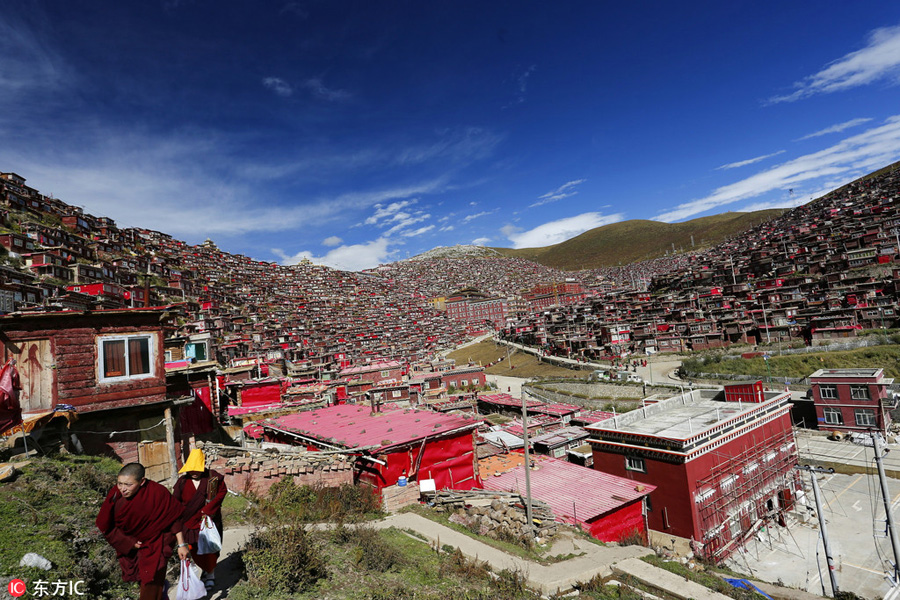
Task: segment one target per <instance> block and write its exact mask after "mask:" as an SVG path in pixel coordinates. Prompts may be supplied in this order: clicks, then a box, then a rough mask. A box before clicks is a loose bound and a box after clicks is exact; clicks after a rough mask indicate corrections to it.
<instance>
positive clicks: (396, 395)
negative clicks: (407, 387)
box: [391, 390, 403, 398]
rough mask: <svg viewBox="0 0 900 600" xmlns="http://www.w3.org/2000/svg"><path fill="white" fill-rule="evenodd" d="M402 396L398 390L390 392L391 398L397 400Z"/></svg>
mask: <svg viewBox="0 0 900 600" xmlns="http://www.w3.org/2000/svg"><path fill="white" fill-rule="evenodd" d="M402 395H403V392H401V391H400V390H393V391H391V398H399V397H400V396H402Z"/></svg>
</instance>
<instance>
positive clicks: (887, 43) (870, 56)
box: [769, 25, 900, 103]
mask: <svg viewBox="0 0 900 600" xmlns="http://www.w3.org/2000/svg"><path fill="white" fill-rule="evenodd" d="M898 74H900V25H896V26H894V27H883V28H880V29H875V30H874V31H872V32H871V33H869V36H868V44H867V45H866V46H865V47H864V48H862V49H860V50H856V51H855V52H850V53H849V54H846V55H844V56H842V57H841V58H839V59H837V60H835V61H833V62H831V63H829V64H828V65H827V66H825V67H824V68H823V69H822V70H820V71H819V72H818V73H815V74H813V75H810V76H809V77H806V78H805V79H803V80H802V81H798V82H796V83H795V84H794V87H795V88H796V90H795V91H794V92H792V93H790V94H786V95H784V96H776V97H774V98H770V99H769V102H770V103H777V102H793V101H795V100H800V99H802V98H808V97H809V96H814V95H816V94H830V93H832V92H838V91H843V90H848V89H851V88H854V87H858V86H861V85H867V84H870V83H874V82H876V81H879V80H882V79H886V80H889V81H890V82H891V83H892V84H896V83H898Z"/></svg>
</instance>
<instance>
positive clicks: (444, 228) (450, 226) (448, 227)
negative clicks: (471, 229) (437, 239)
mask: <svg viewBox="0 0 900 600" xmlns="http://www.w3.org/2000/svg"><path fill="white" fill-rule="evenodd" d="M454 229H455V228H454V227H453V225H447V226H445V227H441V228H440V229H439V230H438V231H453V230H454Z"/></svg>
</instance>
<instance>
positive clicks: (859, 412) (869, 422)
mask: <svg viewBox="0 0 900 600" xmlns="http://www.w3.org/2000/svg"><path fill="white" fill-rule="evenodd" d="M861 416H863V417H866V418H865V419H864V421H866V422H860V417H861ZM853 419H854V420H855V421H856V424H857V425H859V426H860V427H875V426H876V425H877V423H878V417H877V416H876V415H875V410H874V409H872V408H856V409H854V410H853Z"/></svg>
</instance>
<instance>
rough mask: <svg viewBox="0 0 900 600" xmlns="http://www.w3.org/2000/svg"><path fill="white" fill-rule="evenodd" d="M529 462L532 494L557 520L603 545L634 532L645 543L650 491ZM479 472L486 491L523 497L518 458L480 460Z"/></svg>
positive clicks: (541, 460) (567, 467) (560, 465)
mask: <svg viewBox="0 0 900 600" xmlns="http://www.w3.org/2000/svg"><path fill="white" fill-rule="evenodd" d="M532 460H533V461H534V465H535V468H533V469H532V471H531V474H530V479H531V494H532V496H534V497H535V498H537V499H538V500H543V501H544V502H546V503H547V504H549V505H550V508H551V509H552V510H553V515H554V516H555V517H556V520H557V521H560V522H562V523H569V524H571V525H578V526H580V527H581V528H582V529H584V530H585V531H587V532H589V533H590V534H591V535H592V536H594V537H595V538H597V539H598V540H600V541H602V542H618V541H621V540H622V539H623V538H625V537H629V536H631V535H633V534H635V533H637V534H638V535H640V536H641V537H642V538H643V539H645V540H646V539H647V519H646V511H645V505H644V502H645V499H646V498H647V497H648V496H649V494H650V493H651V492H653V490H654V489H656V488H655V487H654V486H652V485H646V484H642V483H635V482H634V481H632V480H630V479H627V478H625V477H616V476H615V475H609V474H608V473H601V472H600V471H595V470H594V469H590V468H587V467H582V466H579V465H574V464H572V463H569V462H566V461H564V460H557V459H554V458H550V457H547V456H535V457H534V458H533V459H532ZM479 470H480V471H481V472H482V474H483V477H484V487H485V489H488V490H496V491H499V492H517V493H520V494H521V493H524V492H525V456H524V455H523V454H518V453H516V452H511V453H509V454H505V455H500V456H492V457H489V458H486V459H482V460H481V461H479ZM588 491H589V493H586V492H588Z"/></svg>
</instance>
